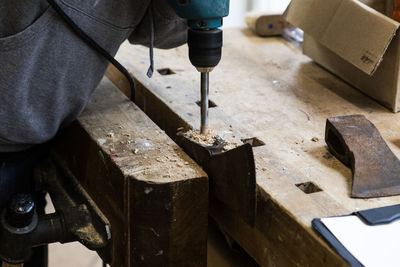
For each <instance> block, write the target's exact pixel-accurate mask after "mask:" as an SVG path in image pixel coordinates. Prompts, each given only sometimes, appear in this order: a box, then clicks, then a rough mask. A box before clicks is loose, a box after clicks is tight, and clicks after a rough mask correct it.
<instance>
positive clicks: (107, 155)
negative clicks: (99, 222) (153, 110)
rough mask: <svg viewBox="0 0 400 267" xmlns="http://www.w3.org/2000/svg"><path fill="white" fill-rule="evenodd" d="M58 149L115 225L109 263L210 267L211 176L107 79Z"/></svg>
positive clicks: (113, 226)
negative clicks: (207, 262) (208, 227)
mask: <svg viewBox="0 0 400 267" xmlns="http://www.w3.org/2000/svg"><path fill="white" fill-rule="evenodd" d="M56 150H57V153H58V154H59V155H60V157H62V158H63V161H64V162H65V164H66V165H68V167H69V169H70V170H71V172H72V173H73V174H74V175H75V176H76V177H77V178H78V179H79V180H80V182H81V183H82V184H83V186H84V187H85V188H86V190H87V191H88V193H89V194H90V196H91V197H92V198H93V199H94V201H95V202H96V203H97V205H98V206H99V207H100V208H101V210H102V211H103V213H104V214H105V215H106V216H107V218H108V219H109V221H110V223H111V227H112V235H113V238H112V241H113V242H112V248H111V249H112V255H113V261H112V264H111V266H113V267H114V266H118V267H119V266H205V265H206V260H207V218H208V178H207V176H206V174H205V173H204V172H203V171H202V170H201V169H200V168H199V167H198V166H197V164H195V163H194V162H193V161H192V160H191V159H190V158H189V157H188V156H187V155H186V154H185V153H184V152H183V151H182V150H181V149H180V148H179V147H178V146H177V145H176V144H175V143H174V142H173V141H172V140H171V139H170V138H169V137H168V136H167V135H166V134H165V133H164V132H163V131H162V130H160V129H159V128H158V127H157V126H156V124H154V123H153V122H152V121H151V120H150V119H149V118H148V117H147V116H146V115H145V114H144V113H143V112H142V111H141V110H140V109H139V108H137V107H136V106H135V105H134V104H133V103H132V102H130V101H129V99H127V98H126V97H125V96H123V94H122V93H121V92H120V91H119V90H118V89H117V88H116V87H115V86H113V85H112V84H111V83H110V82H109V81H108V80H107V79H104V80H103V81H102V83H101V85H100V86H99V87H98V88H97V90H96V91H95V93H94V94H93V96H92V98H91V100H90V101H89V103H88V105H87V107H86V109H85V111H84V112H83V113H82V115H81V116H80V117H79V119H78V121H77V122H76V123H74V125H72V126H71V127H69V128H67V129H65V130H64V131H63V132H62V133H61V134H60V136H59V137H58V139H57V144H56Z"/></svg>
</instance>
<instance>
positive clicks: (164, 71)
mask: <svg viewBox="0 0 400 267" xmlns="http://www.w3.org/2000/svg"><path fill="white" fill-rule="evenodd" d="M157 71H158V73H160V74H161V75H172V74H175V71H173V70H171V69H170V68H165V69H158V70H157Z"/></svg>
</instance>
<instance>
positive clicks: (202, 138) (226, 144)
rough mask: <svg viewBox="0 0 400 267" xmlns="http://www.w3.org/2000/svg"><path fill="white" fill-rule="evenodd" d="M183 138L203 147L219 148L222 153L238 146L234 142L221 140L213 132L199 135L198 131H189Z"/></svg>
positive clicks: (226, 139)
mask: <svg viewBox="0 0 400 267" xmlns="http://www.w3.org/2000/svg"><path fill="white" fill-rule="evenodd" d="M185 137H186V138H188V139H190V140H192V141H193V142H196V143H198V144H200V145H203V146H220V147H221V149H222V151H228V150H231V149H234V148H236V147H238V146H240V143H238V142H237V141H236V140H233V139H232V138H227V136H224V138H222V137H221V136H219V135H218V134H216V133H215V132H214V131H213V130H208V132H207V133H206V134H201V133H200V132H199V131H195V130H190V131H188V132H186V133H185Z"/></svg>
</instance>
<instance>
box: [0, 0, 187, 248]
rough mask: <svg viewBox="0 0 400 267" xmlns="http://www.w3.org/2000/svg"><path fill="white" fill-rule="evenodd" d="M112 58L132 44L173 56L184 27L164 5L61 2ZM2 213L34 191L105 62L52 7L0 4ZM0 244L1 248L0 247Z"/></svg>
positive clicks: (138, 0)
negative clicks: (14, 198)
mask: <svg viewBox="0 0 400 267" xmlns="http://www.w3.org/2000/svg"><path fill="white" fill-rule="evenodd" d="M56 3H57V4H58V5H59V7H60V8H61V9H62V10H63V11H64V12H65V13H66V14H67V15H68V17H69V18H70V19H72V20H73V21H74V22H75V23H76V24H77V25H78V26H79V27H80V28H81V30H83V31H84V32H85V33H86V34H87V35H89V36H90V37H91V38H92V39H93V40H95V41H96V42H97V43H98V44H99V45H100V46H101V47H103V48H104V49H105V50H106V51H107V52H108V53H110V54H111V55H113V56H114V55H115V54H116V52H117V50H118V48H119V46H120V44H121V43H122V42H124V41H125V40H126V39H129V41H130V42H131V43H134V44H144V45H150V39H151V38H150V37H151V36H153V35H154V45H155V46H156V47H159V48H171V47H175V46H178V45H181V44H183V43H184V42H185V41H186V29H187V24H186V21H184V20H182V19H180V18H178V17H177V15H176V14H175V13H174V11H173V10H172V9H171V8H170V7H169V5H168V3H167V0H85V1H83V0H56ZM0 62H1V67H0V209H2V208H3V207H4V206H5V205H6V203H7V201H8V200H9V198H10V197H11V195H13V194H15V193H17V192H29V191H31V190H32V173H33V168H34V166H35V164H36V163H37V161H38V160H39V159H40V158H41V157H42V156H43V155H44V154H45V149H42V148H41V146H40V144H43V143H46V142H47V141H49V140H50V139H52V138H53V137H54V136H55V135H56V133H57V131H58V130H59V129H60V128H63V127H65V126H67V125H69V124H70V123H71V122H72V121H73V120H75V119H76V118H77V116H78V115H79V114H80V113H81V112H82V110H83V109H84V107H85V105H86V103H87V101H88V99H89V97H90V95H91V94H92V92H93V90H94V89H95V88H96V86H97V85H98V84H99V82H100V80H101V79H102V77H103V75H104V73H105V70H106V68H107V66H108V62H107V60H106V59H105V58H104V57H103V56H102V55H101V54H100V53H98V52H97V51H95V50H94V49H93V47H91V46H89V45H87V44H86V43H85V42H84V41H83V39H82V38H81V36H78V35H77V34H76V33H75V32H74V31H73V30H72V29H71V27H70V25H68V24H67V23H66V22H65V21H64V20H63V19H62V18H61V17H60V16H59V14H57V13H56V12H55V10H54V8H52V7H51V6H49V3H48V2H47V0H1V1H0ZM0 242H1V241H0Z"/></svg>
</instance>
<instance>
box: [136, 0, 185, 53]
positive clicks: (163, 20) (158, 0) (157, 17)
mask: <svg viewBox="0 0 400 267" xmlns="http://www.w3.org/2000/svg"><path fill="white" fill-rule="evenodd" d="M149 9H151V12H149V10H148V11H147V12H146V15H145V16H144V17H143V19H142V21H141V23H140V24H139V25H138V26H137V28H136V29H135V31H133V33H132V34H131V35H130V37H129V38H128V40H129V42H130V43H132V44H141V45H145V46H149V44H150V37H151V31H152V27H151V20H153V22H154V24H153V25H154V46H155V47H157V48H162V49H169V48H174V47H177V46H180V45H182V44H184V43H186V40H187V29H188V26H187V20H185V19H182V18H180V17H178V15H177V14H176V13H175V11H174V10H173V9H172V8H171V7H170V5H169V4H168V0H151V3H150V6H149Z"/></svg>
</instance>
